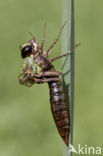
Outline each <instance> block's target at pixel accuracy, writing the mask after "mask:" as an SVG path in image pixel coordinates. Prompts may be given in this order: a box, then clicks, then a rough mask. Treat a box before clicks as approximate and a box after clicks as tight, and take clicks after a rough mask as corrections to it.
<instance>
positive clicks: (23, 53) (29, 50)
mask: <svg viewBox="0 0 103 156" xmlns="http://www.w3.org/2000/svg"><path fill="white" fill-rule="evenodd" d="M31 53H32V48H31V46H30V45H26V46H25V47H24V48H23V49H21V57H22V58H26V57H27V56H30V55H31Z"/></svg>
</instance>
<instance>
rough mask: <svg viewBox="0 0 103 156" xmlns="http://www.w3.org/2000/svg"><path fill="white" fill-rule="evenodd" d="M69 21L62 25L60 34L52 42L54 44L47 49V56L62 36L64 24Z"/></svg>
mask: <svg viewBox="0 0 103 156" xmlns="http://www.w3.org/2000/svg"><path fill="white" fill-rule="evenodd" d="M66 22H67V21H65V23H64V24H63V26H62V27H61V29H60V31H59V34H58V36H57V38H56V39H55V41H54V42H53V43H52V45H51V46H50V47H49V49H48V50H47V51H46V57H47V56H48V55H49V53H50V51H51V49H52V48H53V47H54V46H55V45H56V43H57V42H58V40H59V38H60V35H61V33H62V31H63V29H64V26H65V24H66Z"/></svg>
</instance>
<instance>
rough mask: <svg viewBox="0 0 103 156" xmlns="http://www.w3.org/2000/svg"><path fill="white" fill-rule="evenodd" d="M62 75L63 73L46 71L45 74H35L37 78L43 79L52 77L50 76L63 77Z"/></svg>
mask: <svg viewBox="0 0 103 156" xmlns="http://www.w3.org/2000/svg"><path fill="white" fill-rule="evenodd" d="M61 74H62V73H61V72H57V71H46V72H43V73H40V74H37V75H36V74H35V75H34V76H35V77H36V78H43V77H50V76H54V77H56V76H59V75H61Z"/></svg>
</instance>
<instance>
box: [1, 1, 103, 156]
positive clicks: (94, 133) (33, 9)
mask: <svg viewBox="0 0 103 156" xmlns="http://www.w3.org/2000/svg"><path fill="white" fill-rule="evenodd" d="M102 18H103V1H102V0H99V1H97V0H91V1H89V0H78V1H77V0H75V41H76V43H78V42H81V43H82V45H81V46H80V47H79V48H78V49H77V50H76V53H75V112H74V115H75V116H74V145H75V147H77V145H78V144H81V145H82V146H83V145H85V144H87V145H88V146H101V147H102V146H103V141H102V140H103V139H102V138H103V121H102V118H103V113H102V112H103V110H102V108H103V106H102V102H103V97H102V96H103V95H102V94H103V82H102V81H103V72H102V67H103V61H102V59H103V58H102V57H103V52H102V49H103V46H102V45H103V43H102V42H103V41H102V37H103V31H102V28H103V20H102ZM61 19H62V0H43V1H41V0H29V1H27V0H22V1H21V0H1V1H0V75H1V76H0V156H34V155H36V156H48V155H49V156H54V155H55V156H62V141H61V138H60V137H59V135H58V133H57V129H56V127H55V124H54V122H53V119H52V114H51V111H50V103H49V90H48V86H47V84H42V85H35V86H33V87H31V88H26V87H24V86H21V85H19V83H18V74H20V73H21V64H22V59H21V57H20V50H19V46H20V45H22V44H24V43H25V42H26V41H28V40H29V39H31V36H30V35H29V33H28V32H32V33H33V34H34V35H35V36H36V37H37V38H38V40H39V41H41V38H42V31H43V25H44V22H45V21H47V33H46V43H45V49H47V48H48V47H49V45H50V43H51V42H52V41H53V39H54V38H55V37H56V35H57V33H58V31H59V29H60V27H61ZM53 51H54V52H52V54H51V57H53V56H57V55H59V54H60V53H61V42H59V43H58V44H57V46H56V47H55V48H54V50H53ZM60 63H61V62H60V61H57V62H56V63H55V66H56V67H57V70H59V71H60V69H61V67H60ZM73 155H75V154H73Z"/></svg>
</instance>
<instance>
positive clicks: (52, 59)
mask: <svg viewBox="0 0 103 156" xmlns="http://www.w3.org/2000/svg"><path fill="white" fill-rule="evenodd" d="M79 45H80V43H78V44H76V45H75V47H74V48H73V49H72V50H71V51H68V52H67V53H65V54H63V55H60V56H57V57H54V58H51V59H49V61H50V62H53V61H55V60H58V59H60V58H62V57H65V56H68V55H70V54H71V53H72V52H73V50H74V49H75V48H77V47H78V46H79Z"/></svg>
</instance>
